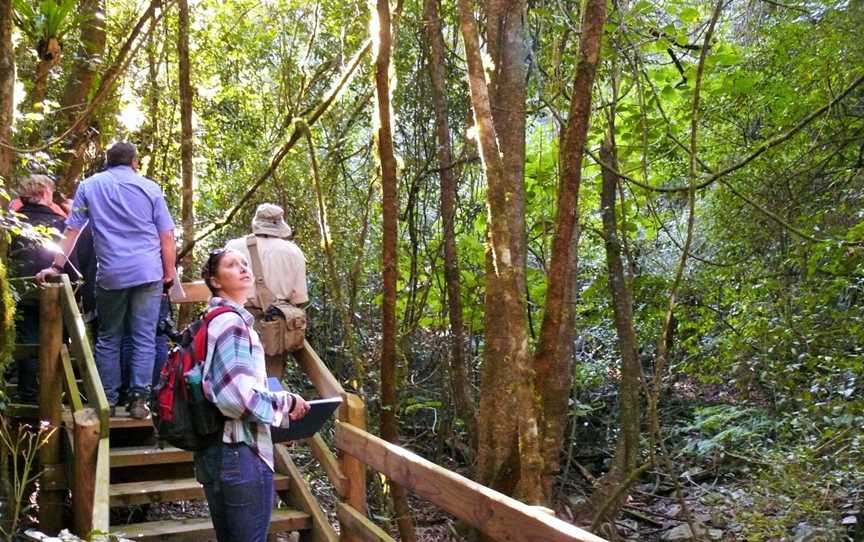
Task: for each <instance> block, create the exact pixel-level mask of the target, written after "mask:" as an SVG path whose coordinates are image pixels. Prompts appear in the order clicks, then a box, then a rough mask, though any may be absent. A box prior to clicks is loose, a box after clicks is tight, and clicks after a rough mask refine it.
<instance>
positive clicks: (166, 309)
mask: <svg viewBox="0 0 864 542" xmlns="http://www.w3.org/2000/svg"><path fill="white" fill-rule="evenodd" d="M169 316H171V301H170V300H169V298H168V294H162V297H161V298H160V301H159V318H158V319H157V320H156V322H157V323H158V322H161V321H162V320H164V319H165V318H168V317H169ZM133 350H134V349H133V348H132V337H131V336H130V335H129V333H126V334H124V335H123V342H122V343H120V368H121V373H122V378H123V384H122V385H121V386H120V389H121V393H120V395H128V391H129V360H131V359H132V351H133ZM168 350H169V348H168V336H167V335H163V334H159V333H157V334H156V358H155V359H154V363H153V380H152V384H153V386H156V384H158V383H159V375H160V374H161V373H162V367H163V366H164V365H165V362H166V361H168Z"/></svg>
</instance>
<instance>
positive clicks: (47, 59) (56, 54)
mask: <svg viewBox="0 0 864 542" xmlns="http://www.w3.org/2000/svg"><path fill="white" fill-rule="evenodd" d="M60 53H61V49H60V42H58V41H57V39H56V38H50V39H48V40H42V41H40V42H39V45H38V47H37V48H36V55H37V56H38V57H39V62H37V63H36V75H35V77H34V79H33V91H32V92H31V93H30V96H29V99H30V108H31V109H33V108H34V106H35V105H36V104H41V103H42V102H43V101H44V100H45V89H46V88H47V83H48V75H49V74H50V73H51V70H52V69H54V66H56V65H57V64H58V63H59V62H60Z"/></svg>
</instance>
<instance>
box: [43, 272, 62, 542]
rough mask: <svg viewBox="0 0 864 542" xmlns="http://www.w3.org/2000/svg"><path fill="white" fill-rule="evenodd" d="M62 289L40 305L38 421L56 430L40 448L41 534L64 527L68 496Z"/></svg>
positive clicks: (52, 290)
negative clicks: (62, 441)
mask: <svg viewBox="0 0 864 542" xmlns="http://www.w3.org/2000/svg"><path fill="white" fill-rule="evenodd" d="M60 314H61V312H60V288H59V287H58V285H56V284H48V285H46V286H45V287H44V288H43V289H42V292H41V294H40V303H39V418H40V420H42V422H48V424H49V427H50V428H52V429H53V431H52V432H51V433H50V434H49V435H48V438H46V439H45V442H44V444H43V445H42V447H41V448H39V462H40V464H41V467H42V475H41V478H40V484H39V485H40V491H39V525H40V528H41V529H42V531H44V532H46V533H49V534H56V533H57V532H59V531H60V529H61V528H62V527H63V523H62V519H63V500H64V497H65V493H66V487H65V486H66V483H65V480H64V473H65V468H64V466H63V465H62V464H60V431H59V430H57V428H59V427H60V415H61V408H62V406H61V404H60V396H61V394H62V392H63V381H62V377H63V371H62V369H61V367H60V346H61V344H62V342H63V321H62V319H61V317H60Z"/></svg>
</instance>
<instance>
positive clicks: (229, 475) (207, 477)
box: [195, 443, 273, 542]
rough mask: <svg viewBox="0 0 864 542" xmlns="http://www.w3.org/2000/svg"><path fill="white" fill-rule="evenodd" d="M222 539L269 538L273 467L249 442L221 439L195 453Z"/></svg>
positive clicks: (230, 541) (223, 541)
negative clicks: (221, 440) (229, 441)
mask: <svg viewBox="0 0 864 542" xmlns="http://www.w3.org/2000/svg"><path fill="white" fill-rule="evenodd" d="M195 477H196V478H197V479H198V481H199V482H201V485H203V486H204V494H205V495H206V496H207V505H208V506H209V508H210V518H211V519H212V520H213V528H214V529H215V530H216V540H218V541H219V542H266V540H267V531H268V530H269V529H270V515H271V513H272V511H273V471H271V470H270V467H268V466H267V463H265V462H264V460H262V459H261V458H260V457H258V454H256V453H255V451H254V450H253V449H252V448H250V447H249V446H247V445H246V444H225V443H219V444H215V445H213V446H210V447H209V448H205V449H204V450H202V451H200V452H196V453H195Z"/></svg>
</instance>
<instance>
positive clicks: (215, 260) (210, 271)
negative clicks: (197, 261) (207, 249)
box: [201, 248, 228, 296]
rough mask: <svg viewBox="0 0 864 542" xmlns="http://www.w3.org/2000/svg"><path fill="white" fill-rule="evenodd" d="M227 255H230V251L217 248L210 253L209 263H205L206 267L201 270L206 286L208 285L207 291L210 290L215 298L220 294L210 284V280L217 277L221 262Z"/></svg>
mask: <svg viewBox="0 0 864 542" xmlns="http://www.w3.org/2000/svg"><path fill="white" fill-rule="evenodd" d="M226 254H228V250H226V249H224V248H217V249H216V250H214V251H212V252H211V253H210V256H208V257H207V261H206V262H204V267H202V268H201V278H202V279H204V284H206V285H207V289H208V290H210V293H211V294H213V295H214V296H217V295H219V292H218V291H217V290H216V288H214V287H213V285H212V284H211V283H210V279H212V278H213V277H215V276H216V272H217V271H218V270H219V262H221V261H222V258H224V257H225V255H226Z"/></svg>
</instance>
